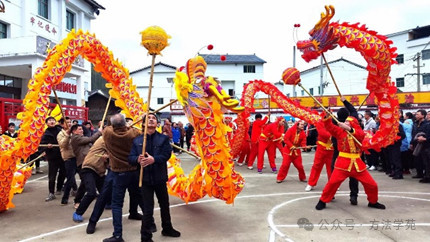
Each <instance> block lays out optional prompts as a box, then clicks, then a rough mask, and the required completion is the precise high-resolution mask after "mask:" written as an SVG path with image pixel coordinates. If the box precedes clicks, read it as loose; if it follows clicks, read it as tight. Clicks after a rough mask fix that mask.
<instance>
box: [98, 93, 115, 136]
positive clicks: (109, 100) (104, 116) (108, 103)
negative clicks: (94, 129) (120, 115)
mask: <svg viewBox="0 0 430 242" xmlns="http://www.w3.org/2000/svg"><path fill="white" fill-rule="evenodd" d="M111 100H112V96H111V95H109V99H108V101H107V103H106V108H105V113H104V114H103V118H102V126H103V125H104V123H105V118H106V114H107V112H108V109H109V105H110V102H111ZM99 128H100V127H99Z"/></svg>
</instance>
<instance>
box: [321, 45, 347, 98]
mask: <svg viewBox="0 0 430 242" xmlns="http://www.w3.org/2000/svg"><path fill="white" fill-rule="evenodd" d="M321 56H322V58H323V59H324V63H325V65H326V66H327V69H328V72H329V73H330V76H331V79H332V80H333V83H334V86H335V87H336V90H337V93H339V96H342V94H340V90H339V87H338V86H337V83H336V80H335V79H334V76H333V73H332V72H331V69H330V66H329V65H328V62H327V60H326V59H325V56H324V53H322V54H321Z"/></svg>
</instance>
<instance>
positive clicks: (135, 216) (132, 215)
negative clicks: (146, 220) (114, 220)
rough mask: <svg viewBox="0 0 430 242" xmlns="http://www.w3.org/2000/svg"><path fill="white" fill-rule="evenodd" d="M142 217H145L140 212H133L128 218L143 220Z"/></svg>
mask: <svg viewBox="0 0 430 242" xmlns="http://www.w3.org/2000/svg"><path fill="white" fill-rule="evenodd" d="M142 218H143V215H142V214H140V213H133V214H130V215H128V219H130V220H142Z"/></svg>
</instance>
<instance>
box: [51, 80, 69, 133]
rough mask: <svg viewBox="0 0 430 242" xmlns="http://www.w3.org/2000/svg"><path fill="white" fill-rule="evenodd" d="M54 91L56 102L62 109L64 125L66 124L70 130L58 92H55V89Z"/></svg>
mask: <svg viewBox="0 0 430 242" xmlns="http://www.w3.org/2000/svg"><path fill="white" fill-rule="evenodd" d="M52 91H54V95H55V100H56V101H57V104H58V106H59V107H60V111H61V116H62V118H64V123H65V124H66V127H67V128H69V125H68V124H67V122H66V116H65V115H64V112H63V108H62V107H61V103H60V99H58V96H57V92H56V91H55V88H52Z"/></svg>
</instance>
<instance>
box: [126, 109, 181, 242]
mask: <svg viewBox="0 0 430 242" xmlns="http://www.w3.org/2000/svg"><path fill="white" fill-rule="evenodd" d="M146 118H148V128H147V140H146V152H145V155H142V146H143V135H140V136H138V137H136V138H135V139H134V140H133V146H132V149H131V152H130V155H129V157H128V161H129V163H130V164H131V165H136V164H140V166H141V169H143V181H142V193H143V204H144V211H143V219H142V227H141V230H140V234H141V241H152V232H151V225H152V224H153V221H154V193H155V195H156V196H157V199H158V203H159V205H160V213H161V227H162V228H163V230H162V231H161V234H162V235H163V236H169V237H179V236H181V233H180V232H178V231H176V230H175V229H174V228H173V226H172V222H171V219H170V208H169V194H168V193H167V184H166V182H167V161H168V160H169V158H170V156H171V154H172V147H171V146H170V143H169V137H168V136H166V135H163V134H160V133H158V132H156V130H155V129H156V127H157V124H158V120H157V117H156V115H155V114H152V113H150V114H149V115H147V116H145V117H144V118H143V121H142V123H145V119H146Z"/></svg>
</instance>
